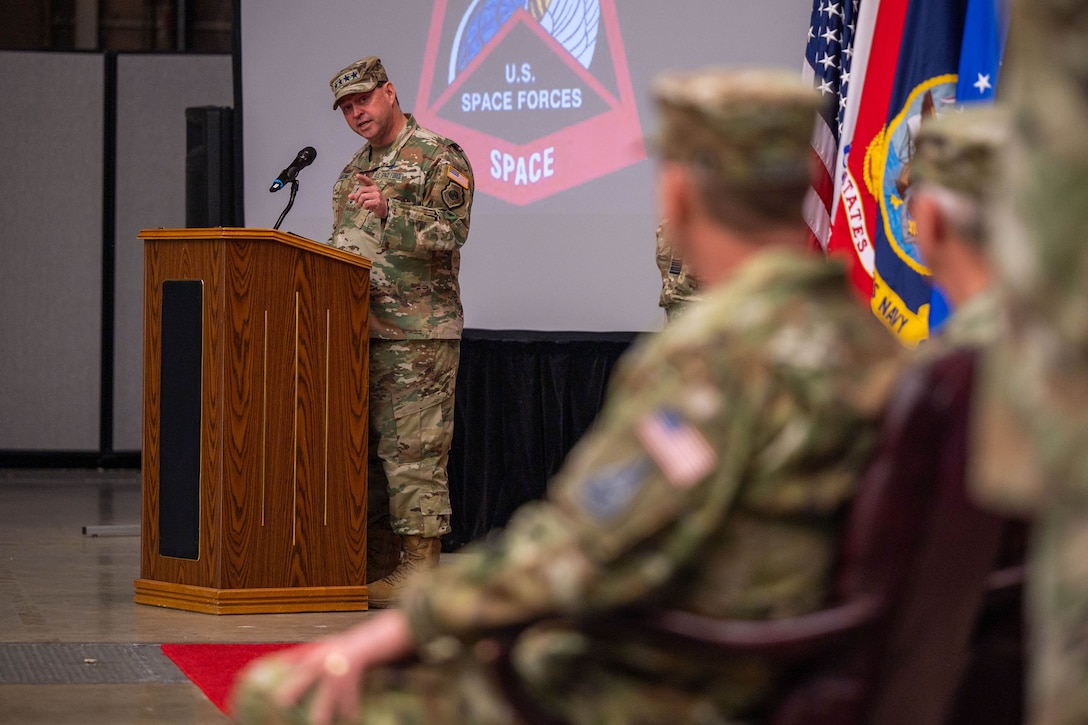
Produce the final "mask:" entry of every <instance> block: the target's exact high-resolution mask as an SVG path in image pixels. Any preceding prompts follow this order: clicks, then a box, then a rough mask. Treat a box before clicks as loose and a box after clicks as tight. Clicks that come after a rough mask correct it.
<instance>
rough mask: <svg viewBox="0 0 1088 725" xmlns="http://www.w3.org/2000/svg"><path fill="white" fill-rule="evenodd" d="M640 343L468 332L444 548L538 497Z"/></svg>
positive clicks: (574, 335) (609, 337)
mask: <svg viewBox="0 0 1088 725" xmlns="http://www.w3.org/2000/svg"><path fill="white" fill-rule="evenodd" d="M636 335H637V333H632V332H614V333H590V332H532V331H518V330H513V331H512V330H502V331H492V330H465V333H464V337H463V338H462V341H461V366H460V369H459V371H458V375H457V393H456V405H455V409H454V418H455V423H454V433H453V447H452V449H451V451H450V463H449V477H450V497H451V500H452V504H453V521H452V526H453V531H452V532H451V533H450V534H449V535H447V536H446V537H445V539H444V541H443V549H444V550H446V551H453V550H455V549H457V548H459V547H460V546H462V545H464V544H466V543H468V542H470V541H472V540H474V539H478V538H481V537H483V536H485V535H486V534H487V533H488V532H489V531H491V530H492V529H495V528H498V527H501V526H503V525H505V523H506V522H507V520H508V519H509V518H510V514H511V513H513V511H514V509H516V508H517V507H518V506H520V505H521V504H522V503H525V502H526V501H531V500H533V499H537V498H540V497H541V495H542V494H543V493H544V489H545V486H546V484H547V481H548V478H549V477H550V476H551V475H552V474H554V473H555V472H556V471H558V470H559V467H560V465H561V464H562V463H563V459H564V458H565V457H566V455H567V452H568V451H570V449H571V448H572V447H573V446H574V444H575V443H576V442H577V441H578V439H579V438H580V437H581V435H582V434H583V433H584V432H585V430H586V429H587V428H588V427H589V425H590V423H592V421H593V419H594V417H595V416H596V415H597V411H598V410H599V409H600V407H601V403H602V402H603V401H604V395H605V388H606V386H607V384H608V379H609V376H610V374H611V373H612V368H613V366H614V365H615V363H616V361H617V360H618V359H619V357H620V356H621V355H622V354H623V352H624V351H625V350H626V349H627V347H628V346H629V345H630V343H631V342H632V340H634V339H635V337H636Z"/></svg>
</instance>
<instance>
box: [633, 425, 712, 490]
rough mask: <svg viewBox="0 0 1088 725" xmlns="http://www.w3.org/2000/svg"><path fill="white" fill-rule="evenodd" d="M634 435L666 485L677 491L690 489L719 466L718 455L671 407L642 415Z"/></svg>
mask: <svg viewBox="0 0 1088 725" xmlns="http://www.w3.org/2000/svg"><path fill="white" fill-rule="evenodd" d="M636 434H637V436H638V439H639V441H640V442H641V443H642V445H643V446H644V447H645V448H646V451H647V452H648V453H649V454H650V457H651V458H653V459H654V462H655V463H656V464H657V465H658V467H659V468H660V469H661V472H662V473H664V474H665V477H666V478H667V479H668V480H669V483H671V484H672V485H674V486H676V487H677V488H691V487H692V486H694V485H695V484H696V483H698V482H699V481H701V480H702V479H703V478H705V477H706V475H707V474H709V473H710V472H711V471H712V470H714V466H716V465H717V463H718V454H717V453H716V452H715V451H714V449H713V448H712V447H711V446H710V443H708V442H707V440H706V438H705V437H704V436H703V434H702V433H700V432H699V429H698V428H696V427H695V426H693V425H691V424H690V423H688V422H687V421H686V420H684V418H683V417H682V416H681V415H680V413H679V412H678V411H676V410H673V409H671V408H660V409H658V410H656V411H654V412H652V413H649V414H647V415H646V416H644V417H643V418H642V420H640V421H639V422H638V425H637V427H636Z"/></svg>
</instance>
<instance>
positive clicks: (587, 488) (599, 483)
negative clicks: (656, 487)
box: [582, 458, 650, 521]
mask: <svg viewBox="0 0 1088 725" xmlns="http://www.w3.org/2000/svg"><path fill="white" fill-rule="evenodd" d="M649 468H650V463H649V461H647V460H646V459H645V458H640V459H638V460H636V461H633V462H631V463H624V464H615V465H611V466H606V467H605V468H602V469H599V470H598V471H596V472H595V473H594V474H593V476H592V477H591V478H590V479H589V480H588V481H586V482H585V484H584V485H583V487H582V507H583V508H584V509H585V510H586V512H587V513H588V514H589V515H590V516H592V517H593V518H595V519H597V520H599V521H607V520H609V519H613V518H615V517H616V516H617V515H619V514H620V513H622V512H623V511H624V510H625V509H626V508H627V507H628V506H629V505H630V503H631V501H632V500H634V498H635V494H637V493H638V492H639V491H640V490H641V489H642V486H643V484H644V483H645V482H646V476H647V473H648V472H649Z"/></svg>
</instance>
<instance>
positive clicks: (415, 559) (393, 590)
mask: <svg viewBox="0 0 1088 725" xmlns="http://www.w3.org/2000/svg"><path fill="white" fill-rule="evenodd" d="M401 538H402V539H403V549H404V553H403V554H402V556H401V560H400V565H399V566H398V567H397V568H396V569H395V570H394V571H393V573H392V574H390V575H389V576H387V577H385V578H384V579H379V580H378V581H376V582H374V583H373V584H370V585H369V587H370V590H369V594H368V600H369V602H370V606H371V607H373V608H375V609H386V608H388V607H392V606H395V605H396V603H397V595H399V594H400V592H401V589H402V588H403V587H404V583H405V582H406V581H408V578H409V577H410V576H411V575H412V574H415V573H416V572H417V571H425V570H427V569H433V568H435V567H436V566H438V554H439V552H440V551H441V549H442V541H441V540H440V539H434V538H431V539H425V538H423V537H422V536H404V537H401Z"/></svg>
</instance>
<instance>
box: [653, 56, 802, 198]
mask: <svg viewBox="0 0 1088 725" xmlns="http://www.w3.org/2000/svg"><path fill="white" fill-rule="evenodd" d="M653 92H654V98H655V99H656V100H657V102H658V105H659V106H660V109H661V115H662V121H661V130H660V133H659V135H658V137H657V139H656V143H657V146H658V152H659V154H660V155H661V156H662V157H663V158H665V159H669V160H672V161H684V162H693V163H696V164H698V165H700V166H702V167H704V168H706V169H708V170H710V171H712V172H714V173H716V174H717V175H718V176H719V177H720V179H721V181H723V182H725V183H726V184H728V185H730V186H736V187H741V188H744V187H749V188H752V187H758V188H766V187H793V186H797V185H799V184H800V185H807V184H809V183H810V180H811V166H810V156H811V145H812V132H813V129H814V127H815V120H816V111H817V109H818V108H819V104H820V97H819V95H818V94H817V93H816V91H815V90H814V89H813V88H812V87H811V86H810V85H809V84H807V83H805V82H804V81H803V80H802V79H801V78H800V76H799V74H797V73H791V72H788V71H782V70H769V69H748V70H726V69H708V70H704V71H698V72H694V73H684V74H664V75H661V76H659V77H658V78H657V79H656V80H655V81H654V86H653Z"/></svg>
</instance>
